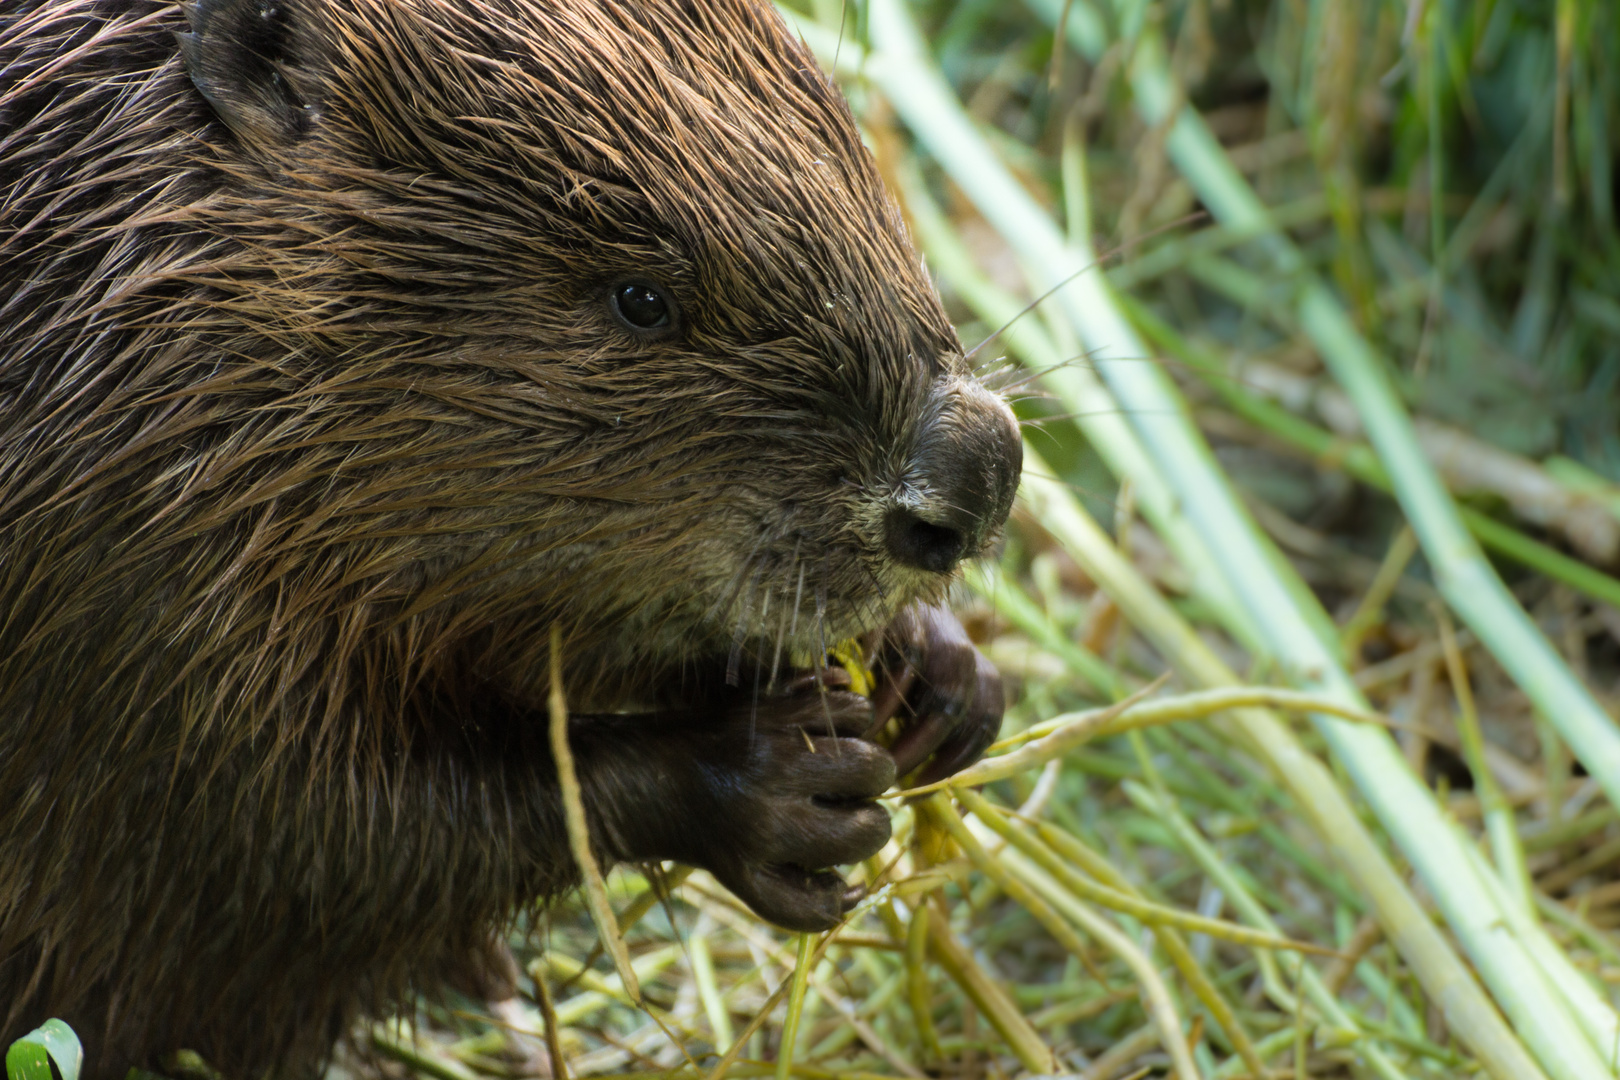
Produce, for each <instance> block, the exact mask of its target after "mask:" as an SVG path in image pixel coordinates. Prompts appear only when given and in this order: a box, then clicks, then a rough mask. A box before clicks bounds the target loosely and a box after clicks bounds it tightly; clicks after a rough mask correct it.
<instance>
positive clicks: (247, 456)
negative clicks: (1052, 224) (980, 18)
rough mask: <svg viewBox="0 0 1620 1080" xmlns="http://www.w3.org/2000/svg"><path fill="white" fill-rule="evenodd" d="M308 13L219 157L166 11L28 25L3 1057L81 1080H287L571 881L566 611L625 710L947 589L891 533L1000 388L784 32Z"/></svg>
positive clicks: (9, 249) (9, 203)
mask: <svg viewBox="0 0 1620 1080" xmlns="http://www.w3.org/2000/svg"><path fill="white" fill-rule="evenodd" d="M278 2H280V0H278ZM282 6H283V8H284V9H285V10H286V11H287V12H290V13H291V18H290V19H289V20H288V25H290V26H292V27H293V28H294V29H293V31H291V38H292V39H291V40H290V41H286V42H283V45H284V46H285V49H286V53H285V56H284V57H282V58H280V59H278V61H277V63H278V65H279V67H278V74H280V75H281V76H282V78H283V79H284V85H285V86H286V87H287V88H289V89H288V90H286V91H285V94H286V95H287V96H286V97H285V98H284V99H283V100H291V101H294V102H297V103H300V104H303V105H307V106H308V108H306V109H303V110H302V112H299V113H294V114H292V119H291V120H288V119H287V116H286V115H284V114H282V113H278V112H277V109H276V104H277V100H278V99H274V98H266V99H265V101H268V102H269V105H268V106H267V105H265V102H264V101H261V100H259V99H258V98H255V97H253V96H252V94H246V95H243V96H239V97H238V98H236V99H229V100H224V101H223V103H222V104H223V108H224V113H225V114H226V115H228V116H230V117H231V118H232V120H233V124H232V125H231V126H227V125H226V124H224V123H222V122H221V120H220V118H219V115H217V114H216V112H215V110H213V109H211V108H210V106H209V104H208V102H207V101H205V100H204V97H203V95H202V94H200V93H199V92H198V90H197V89H196V87H194V85H193V82H192V81H191V79H189V78H188V75H187V72H186V71H185V70H184V69H183V66H182V58H181V51H180V48H179V47H177V44H176V38H175V34H176V33H183V32H186V31H188V29H189V28H188V24H187V19H186V16H185V14H184V13H182V11H181V10H180V9H179V8H178V7H176V6H174V5H172V4H169V3H157V2H153V0H45V2H42V0H10V2H8V3H7V4H6V5H5V7H4V8H0V70H3V75H0V793H3V798H4V800H5V805H4V807H3V808H0V1003H3V1004H0V1018H3V1019H4V1023H3V1024H0V1034H3V1035H7V1036H9V1035H13V1034H15V1033H17V1032H18V1031H19V1030H23V1029H26V1027H28V1026H31V1025H33V1024H35V1023H37V1022H39V1020H41V1019H43V1015H44V1013H43V1012H42V1010H50V1011H52V1012H57V1013H60V1014H62V1015H65V1016H66V1017H67V1018H68V1019H69V1020H70V1021H73V1022H76V1023H79V1024H81V1025H84V1030H83V1031H82V1034H84V1036H85V1037H86V1040H87V1042H89V1043H90V1044H91V1046H92V1049H95V1048H96V1047H98V1046H99V1047H112V1048H114V1049H115V1052H116V1054H118V1055H121V1056H120V1057H118V1058H117V1060H114V1059H112V1058H104V1059H103V1060H102V1061H101V1062H100V1063H99V1064H98V1065H97V1071H99V1072H101V1073H103V1074H111V1073H113V1072H115V1071H118V1070H119V1069H121V1068H122V1067H123V1066H124V1065H126V1064H130V1063H142V1064H145V1063H149V1062H150V1061H151V1060H152V1056H153V1055H155V1054H159V1053H161V1052H163V1051H166V1050H169V1049H173V1048H174V1047H175V1046H176V1045H177V1040H183V1041H184V1044H185V1045H188V1046H190V1047H191V1048H193V1049H196V1050H199V1051H201V1052H202V1053H204V1055H205V1056H208V1057H210V1059H211V1060H213V1061H214V1062H215V1063H216V1064H217V1065H219V1066H221V1067H222V1068H224V1069H226V1070H227V1072H230V1073H232V1074H233V1075H248V1074H252V1073H257V1072H259V1071H261V1070H262V1069H264V1068H266V1067H268V1066H271V1065H277V1066H279V1067H282V1068H284V1069H286V1070H287V1071H290V1072H292V1073H295V1074H296V1073H299V1072H303V1071H307V1070H308V1069H310V1068H312V1067H313V1066H314V1065H315V1064H316V1063H318V1062H319V1061H320V1060H321V1059H322V1057H323V1055H324V1054H325V1053H326V1052H327V1050H328V1048H329V1047H330V1046H331V1044H332V1042H333V1040H334V1038H336V1037H337V1036H338V1034H339V1033H340V1031H341V1029H342V1028H343V1027H344V1026H345V1025H346V1024H348V1023H349V1022H351V1021H352V1019H353V1018H354V1017H355V1016H356V1015H357V1014H358V1013H359V1012H361V1011H366V1010H373V1011H376V1010H386V1009H388V1008H390V1007H392V1006H393V1005H394V1004H395V1003H397V1002H399V1001H401V1000H403V999H404V997H405V995H407V994H408V993H409V992H411V990H412V988H413V987H414V988H429V989H431V988H432V987H433V986H435V985H437V983H438V981H439V980H440V979H441V978H442V977H443V973H444V971H445V970H446V969H447V968H448V967H449V966H451V965H452V964H453V963H454V962H455V961H456V959H457V958H458V957H460V956H463V955H465V954H466V953H467V952H468V951H470V950H474V949H476V948H477V947H478V946H479V944H480V943H481V942H482V940H483V939H484V937H485V936H486V935H487V934H488V932H489V929H490V928H491V927H493V926H498V925H500V924H502V922H503V920H506V919H507V918H509V916H510V914H511V913H512V912H513V911H514V910H516V909H517V908H518V907H519V906H521V905H524V904H527V903H531V902H533V901H535V900H536V898H543V897H546V896H549V895H553V894H555V893H556V892H557V891H558V890H559V889H562V888H565V887H567V886H568V884H569V882H570V874H569V871H568V869H567V866H566V859H564V858H563V857H561V856H560V854H559V852H560V851H561V848H560V847H559V841H558V838H557V823H556V821H555V820H554V813H553V812H552V810H551V809H550V807H549V805H548V804H544V803H543V802H542V801H537V800H536V799H534V798H532V797H530V787H531V780H530V778H529V777H528V776H527V775H526V774H525V773H524V771H523V753H524V748H525V747H527V746H529V740H530V739H531V735H530V734H529V732H530V729H531V728H533V726H534V724H535V723H537V720H536V716H537V715H538V714H537V710H538V709H539V707H540V705H541V704H542V702H543V695H544V692H545V685H544V672H545V663H544V648H545V643H546V640H547V631H548V629H549V627H550V626H551V625H552V623H553V622H559V623H561V624H562V625H563V626H564V627H565V629H566V634H567V640H568V657H569V669H568V675H567V682H568V689H569V693H570V699H571V702H572V703H573V704H574V706H575V708H576V709H578V710H584V711H589V710H593V709H594V710H600V711H603V712H610V711H623V710H627V709H635V708H644V707H652V706H655V705H657V704H658V703H659V702H661V701H665V700H668V699H671V698H679V697H681V696H682V695H683V694H685V693H687V692H688V688H691V687H699V686H703V685H706V684H707V683H712V682H714V681H715V680H716V678H717V673H718V672H721V671H724V670H725V669H726V668H727V666H728V665H729V666H731V667H732V668H733V669H735V666H736V659H735V657H734V655H733V654H734V653H735V652H737V651H738V650H741V651H742V653H743V662H744V664H745V665H747V664H750V663H751V664H753V665H755V666H756V667H757V668H759V669H760V670H765V671H769V670H770V666H771V665H772V664H773V663H778V662H782V658H783V656H784V655H785V654H786V653H790V652H793V651H798V652H800V653H803V652H807V651H809V652H813V651H815V650H816V648H817V647H819V643H820V642H823V641H832V640H837V639H839V638H842V637H845V636H848V635H849V634H851V633H855V632H863V631H866V630H870V629H872V628H874V627H877V626H880V625H882V624H884V623H885V622H887V621H888V620H889V619H890V618H891V617H892V616H893V615H894V613H895V612H896V611H898V610H899V609H900V608H901V607H902V605H904V604H905V603H908V602H910V601H912V600H913V599H915V598H917V597H918V596H920V595H924V594H930V593H933V594H937V592H938V590H939V589H940V588H941V587H942V584H943V579H941V578H940V577H939V575H929V574H924V573H921V572H919V571H916V570H911V569H907V568H906V567H904V566H900V565H898V564H896V563H895V562H894V561H893V560H892V559H889V558H887V557H886V556H885V555H884V553H883V552H882V550H881V540H880V538H879V531H880V530H879V525H878V519H879V517H880V515H881V513H882V509H883V505H884V504H883V499H884V498H887V497H890V496H891V495H892V493H893V492H895V491H898V490H904V489H905V488H906V485H907V484H908V483H914V482H915V478H914V477H913V476H912V474H913V473H914V472H915V464H914V458H915V455H916V453H917V452H918V449H917V448H918V445H919V439H920V438H921V437H922V436H921V434H920V433H921V432H922V431H923V430H924V429H925V428H927V427H928V426H929V425H930V424H935V425H938V424H949V423H951V422H953V421H952V419H951V416H950V415H948V414H949V413H950V410H951V409H952V408H953V405H952V402H953V400H954V399H953V398H952V397H951V395H950V394H947V393H944V392H942V391H941V389H940V388H941V386H944V385H946V384H951V383H953V380H956V381H964V382H965V381H966V380H968V379H969V378H970V376H969V374H968V372H967V370H966V366H965V363H964V361H963V360H962V359H961V356H960V351H959V347H958V344H957V342H956V339H955V336H954V333H953V332H952V330H951V329H950V327H949V325H948V323H947V322H946V320H945V318H944V316H943V314H942V312H941V310H940V308H939V306H938V303H937V300H936V299H935V296H934V294H933V292H932V290H931V288H930V286H929V284H928V282H927V280H926V277H925V275H924V273H923V272H922V270H921V268H920V266H919V263H918V259H917V257H916V256H915V254H914V253H913V251H912V249H911V248H910V246H909V244H908V243H907V241H906V239H905V237H904V235H903V230H902V228H901V226H900V224H899V222H898V220H897V217H896V214H895V211H894V209H893V207H892V205H891V203H890V202H889V200H888V199H887V197H886V196H885V195H884V194H883V192H882V191H881V188H880V184H879V180H878V178H877V176H876V173H875V170H874V168H873V167H872V164H871V162H870V159H869V156H868V155H867V154H866V152H865V151H864V150H863V149H862V148H861V146H860V144H859V142H858V138H857V135H856V131H855V128H854V125H853V123H852V121H851V119H850V117H849V115H848V113H847V110H846V108H845V106H844V105H843V103H842V101H841V100H840V98H839V97H838V96H837V94H836V92H835V91H834V90H833V89H832V88H831V87H830V86H829V84H828V82H827V81H826V80H825V78H824V77H823V76H822V75H821V74H820V73H819V72H818V71H817V70H816V68H815V67H814V65H813V63H812V61H811V59H810V58H809V56H808V55H807V53H806V52H805V50H804V49H803V48H802V47H801V46H799V45H798V44H797V43H796V42H794V41H793V40H791V39H790V38H789V36H788V35H787V34H786V32H785V31H784V29H783V28H782V27H781V25H780V24H779V22H778V21H777V20H776V18H775V17H774V16H773V15H771V14H770V13H768V12H766V11H764V10H763V9H761V8H759V7H757V6H756V5H755V4H753V3H751V2H749V0H701V2H676V0H652V2H645V3H641V2H637V3H631V2H629V0H556V2H543V0H470V2H457V3H453V2H449V0H345V2H343V3H328V2H318V0H285V2H284V3H283V4H282ZM207 45H208V42H207V41H206V39H203V40H200V41H199V45H198V47H205V46H207ZM206 63H207V61H206V60H205V61H204V66H205V67H206ZM226 74H227V75H228V73H226ZM249 89H250V90H251V89H252V88H251V87H250V88H249ZM216 92H217V93H218V94H220V95H228V94H229V93H231V91H230V90H229V88H228V87H225V86H224V85H223V84H222V86H221V87H217V88H216ZM216 104H221V102H218V101H217V102H216ZM627 277H628V278H640V277H653V278H656V280H657V281H658V282H660V283H662V284H665V285H666V286H667V287H668V289H669V290H670V291H671V292H672V293H673V294H674V295H675V296H676V297H678V298H679V301H680V326H679V328H678V330H677V332H675V333H673V334H671V335H668V336H667V337H664V338H662V339H659V340H650V339H646V338H644V337H642V336H639V335H635V334H632V333H631V332H629V331H627V330H626V329H624V328H623V327H621V326H619V325H617V324H616V323H614V322H613V321H612V320H611V319H610V318H609V317H608V316H607V314H606V309H605V307H604V304H603V296H604V292H605V290H606V289H607V288H608V287H609V286H610V285H611V284H613V283H614V282H616V281H618V280H620V279H623V278H627Z"/></svg>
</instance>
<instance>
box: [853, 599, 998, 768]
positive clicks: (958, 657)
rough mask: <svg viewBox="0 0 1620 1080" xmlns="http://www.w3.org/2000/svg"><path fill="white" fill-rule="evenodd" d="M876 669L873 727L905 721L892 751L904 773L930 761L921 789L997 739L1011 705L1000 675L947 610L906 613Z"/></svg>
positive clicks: (890, 632) (888, 634)
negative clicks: (1007, 702)
mask: <svg viewBox="0 0 1620 1080" xmlns="http://www.w3.org/2000/svg"><path fill="white" fill-rule="evenodd" d="M876 668H877V670H878V685H877V688H876V689H875V690H874V691H873V694H872V714H873V715H872V719H873V724H874V730H877V729H881V728H882V727H883V725H884V724H886V723H888V721H889V719H890V718H891V717H893V716H895V715H897V714H898V715H900V716H901V718H902V719H903V721H904V724H903V727H902V729H901V732H900V735H899V737H898V738H897V739H896V740H895V741H894V744H893V745H892V746H891V747H890V748H889V752H890V754H891V755H892V756H893V757H894V764H895V769H896V770H897V771H898V773H899V775H901V776H905V775H906V774H907V773H909V772H911V770H913V769H915V768H916V767H917V766H919V765H921V764H923V762H925V761H927V762H928V765H927V767H926V768H924V769H923V771H922V772H921V773H920V774H919V775H918V776H917V777H916V779H915V781H914V782H913V783H914V784H915V785H916V786H919V787H920V786H922V785H924V784H931V783H933V782H934V781H936V780H943V779H944V778H945V777H947V776H950V775H952V774H953V773H955V772H958V771H959V770H961V769H964V768H966V767H967V766H969V765H971V764H973V763H974V762H975V761H977V760H979V758H980V757H981V756H983V754H984V752H985V750H986V749H987V748H989V746H990V744H991V743H993V742H995V740H996V736H997V734H998V733H999V732H1000V731H1001V716H1002V713H1003V711H1004V710H1005V708H1006V702H1005V700H1004V698H1003V697H1002V691H1001V675H1000V673H999V672H997V671H996V669H995V665H993V664H991V663H990V661H989V660H987V659H986V658H985V656H984V654H982V653H980V652H979V650H978V649H976V648H974V646H973V642H972V640H971V639H970V638H969V637H968V635H967V631H966V630H965V629H963V627H962V624H961V622H960V621H958V619H957V618H956V616H955V615H953V614H952V613H951V612H950V610H949V609H948V608H944V607H939V606H933V605H922V604H919V605H916V606H915V607H911V608H907V609H906V610H905V611H903V612H901V613H900V615H899V616H898V617H897V618H896V619H895V620H894V621H893V622H892V623H890V624H889V625H888V627H887V628H885V630H884V631H883V639H882V645H881V646H880V648H879V650H878V659H877V664H876ZM930 755H932V760H930Z"/></svg>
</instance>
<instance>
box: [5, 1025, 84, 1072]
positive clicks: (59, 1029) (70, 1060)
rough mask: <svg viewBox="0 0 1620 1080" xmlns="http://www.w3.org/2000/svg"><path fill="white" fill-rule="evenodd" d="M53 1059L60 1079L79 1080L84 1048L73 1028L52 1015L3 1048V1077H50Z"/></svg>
mask: <svg viewBox="0 0 1620 1080" xmlns="http://www.w3.org/2000/svg"><path fill="white" fill-rule="evenodd" d="M53 1061H54V1062H56V1068H57V1069H58V1071H60V1072H61V1074H62V1080H79V1070H80V1069H81V1068H82V1067H83V1066H84V1047H83V1046H81V1045H80V1044H79V1037H78V1036H77V1035H75V1034H74V1033H73V1029H72V1028H70V1027H68V1026H67V1024H65V1023H64V1022H62V1021H61V1020H58V1019H56V1018H55V1017H54V1016H53V1017H52V1018H51V1019H49V1020H47V1021H45V1022H44V1023H43V1024H41V1025H40V1026H39V1027H37V1028H35V1029H34V1030H33V1031H30V1032H29V1033H28V1034H27V1035H24V1036H23V1037H22V1038H20V1039H18V1040H17V1041H16V1042H14V1043H12V1044H11V1047H10V1049H8V1050H7V1051H6V1080H53V1078H52V1076H51V1062H53Z"/></svg>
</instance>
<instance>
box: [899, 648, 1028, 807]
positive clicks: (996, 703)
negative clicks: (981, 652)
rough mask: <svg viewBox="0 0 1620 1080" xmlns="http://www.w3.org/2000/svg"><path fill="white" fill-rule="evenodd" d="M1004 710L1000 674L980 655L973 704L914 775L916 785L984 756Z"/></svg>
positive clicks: (931, 780) (930, 780)
mask: <svg viewBox="0 0 1620 1080" xmlns="http://www.w3.org/2000/svg"><path fill="white" fill-rule="evenodd" d="M1005 711H1006V700H1005V698H1004V697H1003V695H1002V690H1001V675H1000V673H999V672H997V671H996V669H995V667H994V665H992V664H991V663H990V661H989V660H987V659H985V658H984V657H983V656H980V657H978V673H977V682H976V684H975V686H974V691H973V701H972V704H971V705H969V707H968V709H967V712H966V715H964V716H963V717H962V719H961V720H960V721H959V722H958V723H957V724H956V726H955V727H954V728H952V729H951V731H950V734H949V737H948V738H946V739H944V740H943V741H942V742H941V743H940V744H939V747H938V749H937V750H936V751H935V753H934V759H933V760H932V761H930V762H929V763H928V767H927V768H926V769H924V770H923V772H922V775H921V776H919V777H918V778H917V783H918V785H919V786H921V785H923V784H932V783H933V782H934V781H936V780H943V779H945V778H946V777H947V776H951V775H953V774H954V773H957V772H959V771H961V770H962V769H965V768H967V767H968V766H969V765H971V764H973V763H974V762H975V761H978V760H979V758H981V757H983V756H984V752H985V751H986V750H987V749H989V747H990V744H991V743H993V742H995V741H996V737H997V736H998V735H1000V734H1001V718H1002V714H1003V713H1004V712H1005Z"/></svg>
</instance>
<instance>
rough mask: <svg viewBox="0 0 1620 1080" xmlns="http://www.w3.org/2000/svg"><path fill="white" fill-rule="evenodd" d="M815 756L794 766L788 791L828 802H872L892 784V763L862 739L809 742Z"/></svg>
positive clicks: (885, 752) (887, 755) (873, 745)
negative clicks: (871, 800) (870, 800)
mask: <svg viewBox="0 0 1620 1080" xmlns="http://www.w3.org/2000/svg"><path fill="white" fill-rule="evenodd" d="M811 743H812V745H813V746H814V748H815V753H813V754H805V755H804V756H803V757H802V758H801V759H800V760H799V761H798V762H796V763H795V765H794V769H793V777H792V790H793V791H794V792H796V793H797V794H801V795H807V796H810V797H813V798H818V799H828V800H832V801H840V800H853V799H875V798H877V797H878V796H879V795H882V794H883V793H884V792H885V791H888V790H889V786H890V785H891V784H893V783H894V778H895V775H896V773H895V768H894V759H893V758H892V757H890V756H889V752H888V751H887V750H885V749H883V747H881V746H879V745H877V744H876V743H870V742H867V741H866V740H864V739H828V738H819V739H812V740H811Z"/></svg>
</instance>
